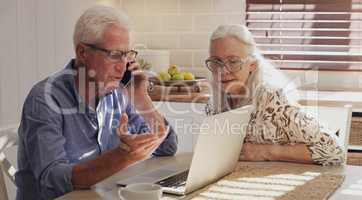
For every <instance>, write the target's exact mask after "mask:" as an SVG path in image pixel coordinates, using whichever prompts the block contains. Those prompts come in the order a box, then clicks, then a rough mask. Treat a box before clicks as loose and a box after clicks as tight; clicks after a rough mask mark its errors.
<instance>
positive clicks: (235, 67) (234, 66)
mask: <svg viewBox="0 0 362 200" xmlns="http://www.w3.org/2000/svg"><path fill="white" fill-rule="evenodd" d="M244 63H245V61H243V60H242V59H240V58H235V59H228V60H226V61H222V60H221V59H217V58H209V59H207V60H206V61H205V64H206V67H207V68H208V69H209V70H210V71H211V72H224V71H225V69H226V70H227V71H228V72H238V71H240V70H241V69H242V67H243V65H244Z"/></svg>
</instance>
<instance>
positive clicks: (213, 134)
mask: <svg viewBox="0 0 362 200" xmlns="http://www.w3.org/2000/svg"><path fill="white" fill-rule="evenodd" d="M250 111H251V107H250V106H247V107H242V108H239V109H234V110H231V111H228V112H224V113H220V114H217V115H213V116H210V117H206V118H205V119H204V121H203V122H202V124H201V126H200V129H199V132H198V139H197V143H196V146H195V149H194V153H193V156H192V160H191V164H190V163H187V164H178V163H176V164H171V165H166V166H162V167H160V168H159V169H156V170H152V171H148V172H144V173H142V174H140V175H137V176H133V177H130V178H127V179H123V180H120V181H118V182H117V185H119V186H126V185H128V184H132V183H155V184H159V185H161V186H162V188H163V192H165V193H169V194H175V195H186V194H188V193H191V192H193V191H195V190H197V189H199V188H201V187H203V186H205V185H208V184H210V183H213V182H215V181H217V180H219V179H220V178H222V177H224V176H226V175H228V174H230V173H231V172H232V171H233V170H234V168H235V166H236V164H237V162H238V159H239V155H240V151H241V148H242V144H243V140H244V137H245V134H246V127H247V124H248V122H249V119H250ZM190 134H195V133H190Z"/></svg>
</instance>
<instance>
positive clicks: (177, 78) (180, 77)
mask: <svg viewBox="0 0 362 200" xmlns="http://www.w3.org/2000/svg"><path fill="white" fill-rule="evenodd" d="M171 80H173V81H180V80H184V76H183V74H182V73H177V74H174V75H172V77H171Z"/></svg>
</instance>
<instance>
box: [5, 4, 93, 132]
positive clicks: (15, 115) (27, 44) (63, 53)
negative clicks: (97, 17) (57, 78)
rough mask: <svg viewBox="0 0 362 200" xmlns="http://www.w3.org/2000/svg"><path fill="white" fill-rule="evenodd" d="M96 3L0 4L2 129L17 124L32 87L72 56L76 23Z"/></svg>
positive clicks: (59, 67)
mask: <svg viewBox="0 0 362 200" xmlns="http://www.w3.org/2000/svg"><path fill="white" fill-rule="evenodd" d="M95 2H96V0H81V1H74V0H61V1H57V0H1V1H0V25H1V31H0V44H1V47H0V127H3V126H8V125H10V124H14V123H17V122H18V121H19V116H20V112H21V107H22V104H23V101H24V99H25V97H26V95H27V93H28V91H29V89H30V88H31V87H32V85H33V84H34V83H35V82H37V81H39V80H41V79H43V78H44V77H46V76H47V75H49V74H51V73H53V72H54V71H56V70H58V69H61V68H62V67H63V66H64V65H65V64H66V63H67V62H68V60H69V59H70V58H71V57H73V46H72V44H73V43H72V32H73V27H74V24H75V20H76V19H77V18H78V16H79V15H80V14H81V12H82V10H84V9H85V8H87V7H89V6H90V5H91V4H94V3H95Z"/></svg>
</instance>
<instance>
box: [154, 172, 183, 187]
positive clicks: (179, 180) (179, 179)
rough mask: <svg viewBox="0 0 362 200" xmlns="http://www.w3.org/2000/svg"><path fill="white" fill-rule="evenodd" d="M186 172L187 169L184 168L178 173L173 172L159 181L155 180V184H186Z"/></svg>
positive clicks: (174, 185) (167, 185)
mask: <svg viewBox="0 0 362 200" xmlns="http://www.w3.org/2000/svg"><path fill="white" fill-rule="evenodd" d="M188 174H189V170H186V171H183V172H181V173H179V174H175V175H173V176H170V177H168V178H166V179H163V180H161V181H159V182H156V184H158V185H160V186H162V187H179V186H182V185H185V184H186V179H187V176H188Z"/></svg>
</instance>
